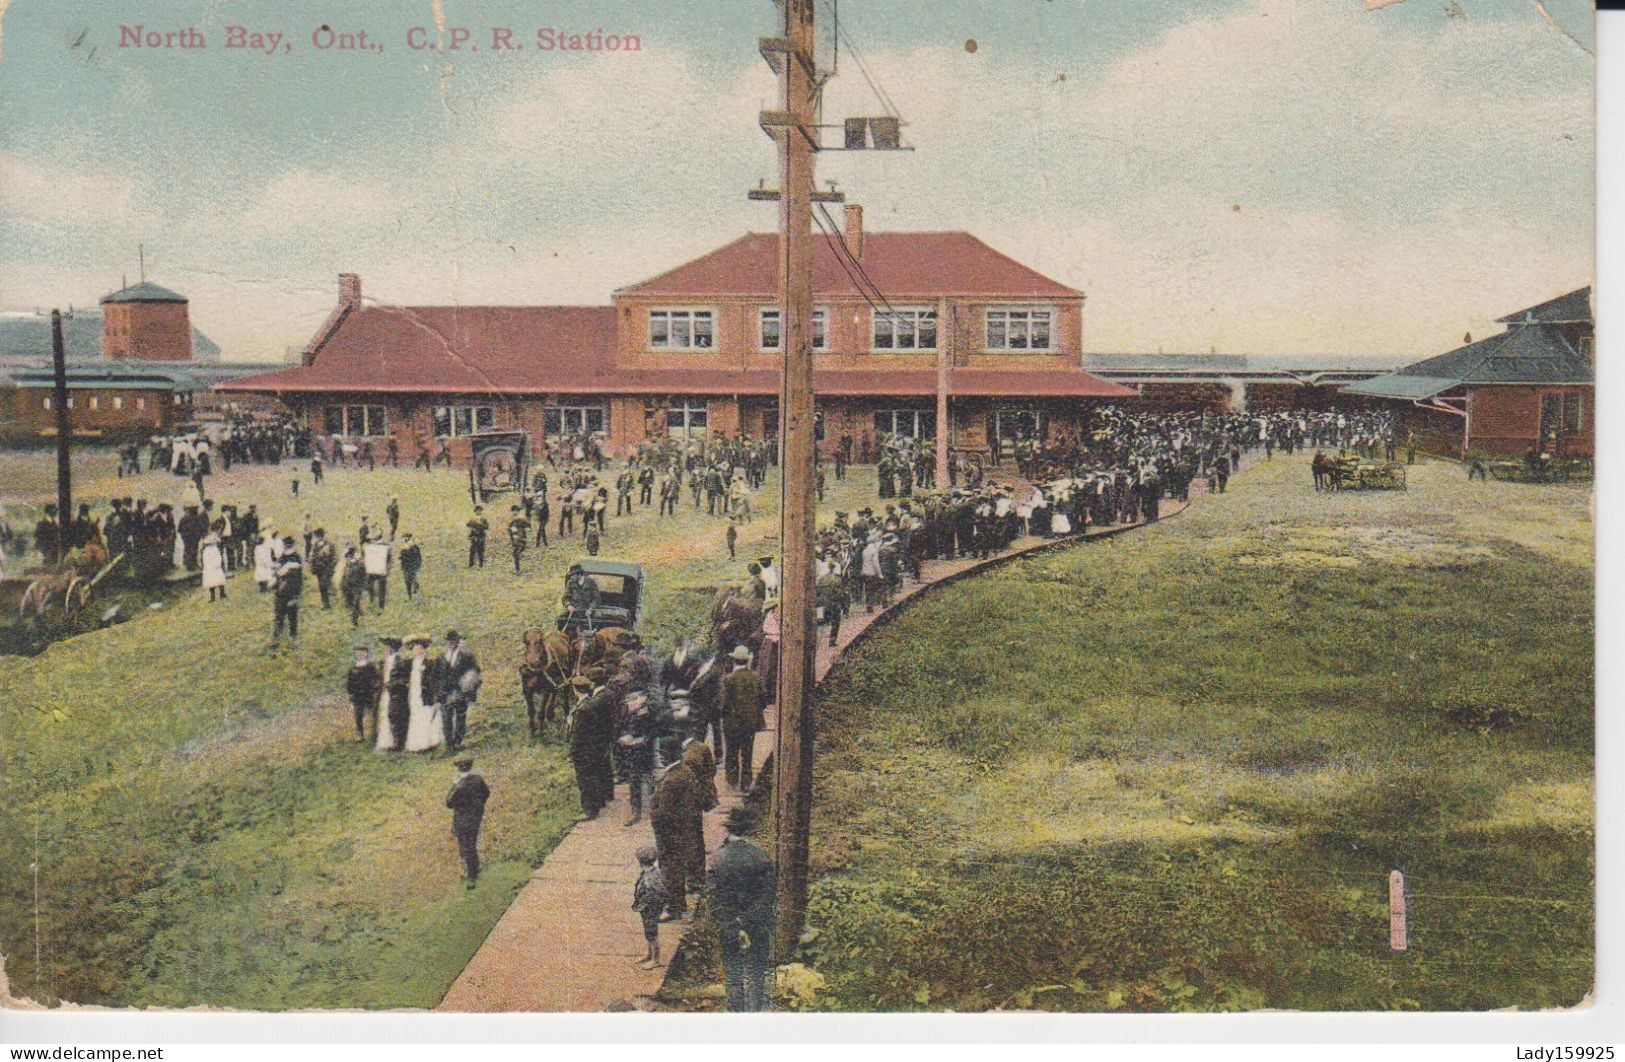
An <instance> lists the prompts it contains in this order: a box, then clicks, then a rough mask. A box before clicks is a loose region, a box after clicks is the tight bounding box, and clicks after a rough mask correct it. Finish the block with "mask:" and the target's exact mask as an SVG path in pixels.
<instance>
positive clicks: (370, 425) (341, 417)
mask: <svg viewBox="0 0 1625 1062" xmlns="http://www.w3.org/2000/svg"><path fill="white" fill-rule="evenodd" d="M177 397H179V396H177ZM322 430H323V431H324V432H326V433H327V434H328V435H386V434H388V433H389V414H388V412H387V411H386V410H385V409H384V407H383V406H328V407H327V408H326V409H325V410H323V414H322Z"/></svg>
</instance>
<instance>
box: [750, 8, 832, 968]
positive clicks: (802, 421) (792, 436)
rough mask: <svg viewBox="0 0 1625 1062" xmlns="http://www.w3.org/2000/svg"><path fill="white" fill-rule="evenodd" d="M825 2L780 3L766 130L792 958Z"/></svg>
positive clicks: (784, 937) (806, 638)
mask: <svg viewBox="0 0 1625 1062" xmlns="http://www.w3.org/2000/svg"><path fill="white" fill-rule="evenodd" d="M814 4H815V0H779V6H780V8H781V9H782V12H783V16H784V21H783V28H782V36H780V37H778V38H768V39H767V40H764V41H763V42H762V54H763V56H764V58H766V59H767V60H768V62H769V64H770V65H772V66H773V67H774V69H775V70H777V71H778V74H779V90H780V91H779V110H777V111H770V112H767V113H764V114H763V115H762V126H763V128H764V129H766V130H767V131H768V133H769V134H770V135H772V136H773V137H774V139H775V140H777V142H778V145H779V280H780V285H781V288H782V296H783V300H784V307H783V312H784V390H783V397H782V401H781V405H780V408H781V410H782V414H781V415H782V418H783V423H782V426H781V429H780V430H781V431H782V434H783V445H782V447H781V457H780V462H781V468H782V472H783V481H784V500H783V525H782V526H783V531H782V534H783V548H784V574H783V586H782V591H781V596H780V598H779V610H780V619H781V634H780V638H781V645H782V650H783V651H782V653H781V654H780V664H779V683H778V730H777V741H776V742H775V744H774V751H773V763H774V770H775V774H776V778H775V783H776V784H775V786H774V798H775V800H776V803H777V806H778V821H777V827H778V830H777V842H776V847H777V853H776V854H777V857H778V859H777V862H778V871H779V885H778V889H779V895H778V915H779V918H778V937H779V939H778V945H779V954H780V955H785V954H787V953H788V952H789V949H790V948H792V947H794V945H795V942H796V939H797V938H798V937H799V936H800V935H801V929H802V924H803V922H804V921H805V919H806V915H807V878H808V873H807V847H808V836H809V834H810V833H811V830H812V766H813V726H812V712H811V705H812V692H813V677H814V657H813V654H814V646H815V644H816V639H815V626H814V624H815V615H816V614H815V611H814V608H815V595H816V586H815V576H814V569H813V540H814V535H815V529H816V524H815V520H816V504H815V493H816V488H815V486H814V476H815V474H816V470H815V462H816V460H817V454H816V442H815V439H814V419H813V418H814V413H813V351H812V311H813V305H812V303H813V291H812V250H813V244H812V199H813V170H814V160H813V157H814V153H815V152H816V151H817V149H818V139H817V138H818V130H817V125H816V123H817V121H818V94H819V90H820V88H821V82H820V80H819V77H818V67H817V56H816V55H815V49H814V36H813V22H814Z"/></svg>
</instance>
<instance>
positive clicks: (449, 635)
mask: <svg viewBox="0 0 1625 1062" xmlns="http://www.w3.org/2000/svg"><path fill="white" fill-rule="evenodd" d="M462 640H463V636H462V635H461V634H458V633H457V628H456V627H453V628H452V629H451V630H449V631H447V632H446V641H448V642H460V641H462Z"/></svg>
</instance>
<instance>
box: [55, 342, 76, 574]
mask: <svg viewBox="0 0 1625 1062" xmlns="http://www.w3.org/2000/svg"><path fill="white" fill-rule="evenodd" d="M51 369H52V372H53V375H54V376H55V379H54V381H53V382H54V384H55V386H54V388H53V389H52V391H51V394H52V396H53V397H52V401H53V402H55V403H56V518H57V523H58V524H59V525H60V526H61V528H62V530H61V531H60V532H59V538H58V549H57V554H58V555H59V556H60V555H62V554H63V553H66V552H67V543H68V525H69V524H71V523H72V522H73V478H72V477H73V472H72V469H71V467H70V465H69V463H68V439H69V436H70V435H71V434H72V432H73V424H72V421H71V419H70V418H69V416H68V348H67V346H66V345H65V344H64V343H63V342H62V311H61V310H52V311H51Z"/></svg>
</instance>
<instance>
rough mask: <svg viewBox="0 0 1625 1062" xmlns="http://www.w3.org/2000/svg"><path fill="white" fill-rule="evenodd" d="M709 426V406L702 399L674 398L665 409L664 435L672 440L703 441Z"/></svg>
mask: <svg viewBox="0 0 1625 1062" xmlns="http://www.w3.org/2000/svg"><path fill="white" fill-rule="evenodd" d="M710 426H711V404H710V403H709V402H707V401H706V400H705V399H703V398H674V399H672V402H671V405H669V406H667V407H666V434H668V435H670V436H671V437H672V438H673V439H703V438H705V436H706V433H707V432H708V431H709V429H710Z"/></svg>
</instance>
